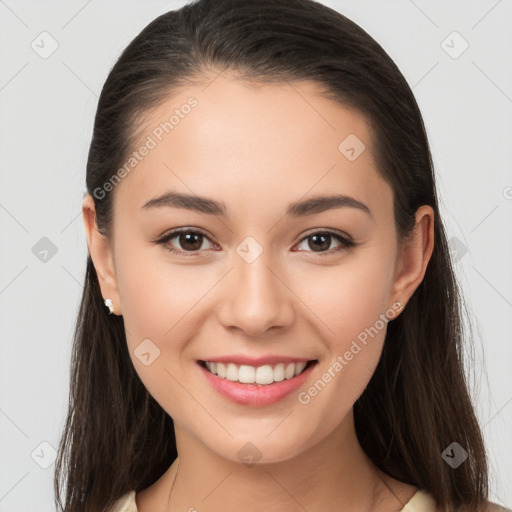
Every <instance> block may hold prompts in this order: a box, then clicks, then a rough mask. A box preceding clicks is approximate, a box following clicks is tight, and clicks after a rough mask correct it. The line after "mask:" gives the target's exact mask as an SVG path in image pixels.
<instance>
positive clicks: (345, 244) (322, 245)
mask: <svg viewBox="0 0 512 512" xmlns="http://www.w3.org/2000/svg"><path fill="white" fill-rule="evenodd" d="M333 240H335V241H337V242H338V244H339V245H338V247H336V248H334V249H332V248H331V243H332V241H333ZM304 242H307V246H308V248H309V249H310V250H305V251H304V250H301V251H300V252H314V253H319V254H318V256H323V255H324V254H332V253H334V252H339V251H342V250H343V249H348V248H350V247H353V246H354V245H356V244H355V242H353V241H352V240H350V239H348V238H346V237H344V236H341V235H340V234H338V233H331V232H329V231H318V232H316V233H313V234H311V235H308V236H306V237H304V238H303V239H302V240H301V241H300V244H302V243H304Z"/></svg>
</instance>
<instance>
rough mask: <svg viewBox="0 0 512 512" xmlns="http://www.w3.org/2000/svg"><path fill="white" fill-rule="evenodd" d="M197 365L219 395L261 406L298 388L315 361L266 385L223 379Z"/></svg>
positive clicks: (244, 403)
mask: <svg viewBox="0 0 512 512" xmlns="http://www.w3.org/2000/svg"><path fill="white" fill-rule="evenodd" d="M198 365H199V368H200V369H201V370H202V372H203V375H204V376H205V378H206V380H207V381H208V382H209V383H210V385H211V386H212V387H213V389H215V390H216V391H218V392H219V393H220V394H221V395H223V396H225V397H226V398H228V399H229V400H231V401H233V402H235V403H237V404H242V405H252V406H260V407H261V406H265V405H270V404H273V403H276V402H279V400H282V399H283V398H284V397H286V396H288V395H289V394H290V393H293V392H294V391H296V390H297V389H298V388H300V386H302V384H304V381H305V380H306V379H307V378H308V375H309V374H310V373H311V370H312V369H313V368H314V367H315V365H316V362H315V363H313V364H311V365H310V366H309V367H308V368H306V369H305V370H304V371H303V372H302V373H301V374H299V375H297V376H296V377H292V378H291V379H285V380H282V381H281V382H274V383H273V384H266V385H259V384H242V383H241V382H238V381H236V382H235V381H232V380H228V379H223V378H221V377H218V376H217V375H214V374H213V373H211V372H209V371H208V370H207V369H206V368H204V367H203V366H202V365H201V364H200V363H198Z"/></svg>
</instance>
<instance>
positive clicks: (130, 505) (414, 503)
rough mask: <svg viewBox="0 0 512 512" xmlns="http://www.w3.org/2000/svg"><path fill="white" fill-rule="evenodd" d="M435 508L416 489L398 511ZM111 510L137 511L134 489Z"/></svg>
mask: <svg viewBox="0 0 512 512" xmlns="http://www.w3.org/2000/svg"><path fill="white" fill-rule="evenodd" d="M435 510H436V507H435V503H434V500H433V499H432V497H431V496H430V494H427V493H426V492H424V491H421V490H418V491H416V493H415V494H414V495H413V497H412V498H411V499H410V500H409V501H408V502H407V503H406V504H405V505H404V507H403V508H402V509H401V510H400V512H435ZM111 512H138V510H137V504H136V503H135V491H130V492H128V493H126V494H125V495H124V496H123V497H121V498H119V500H117V502H116V504H115V505H114V507H113V508H112V511H111ZM488 512H512V510H510V509H508V508H503V507H501V506H499V505H497V504H495V503H489V507H488Z"/></svg>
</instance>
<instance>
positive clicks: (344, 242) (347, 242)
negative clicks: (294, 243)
mask: <svg viewBox="0 0 512 512" xmlns="http://www.w3.org/2000/svg"><path fill="white" fill-rule="evenodd" d="M183 233H192V234H196V235H202V236H204V237H205V238H207V239H208V240H209V241H210V242H211V240H210V238H209V237H208V235H207V234H206V233H204V232H203V231H201V230H200V229H190V228H181V229H175V230H174V231H171V232H170V233H167V234H166V235H164V236H162V237H161V238H159V239H158V240H156V241H155V242H154V243H155V244H160V245H165V244H166V243H167V242H170V241H171V240H172V239H173V238H176V236H178V235H181V234H183ZM314 235H329V236H331V237H333V238H334V239H335V240H337V241H338V242H340V243H341V245H340V246H339V247H338V248H336V249H329V250H327V251H322V252H317V253H315V252H314V251H298V252H313V254H315V257H316V256H320V257H322V256H329V255H332V254H334V253H336V252H341V251H342V250H344V249H350V248H352V247H355V246H356V245H358V244H357V243H356V242H354V241H353V240H351V239H349V238H346V237H344V236H342V235H340V234H339V233H335V232H332V231H329V230H324V231H315V232H313V233H310V234H309V235H307V236H305V237H303V238H302V239H301V240H300V241H299V242H298V244H301V243H302V242H304V240H307V239H308V238H311V237H312V236H314ZM167 250H168V251H169V252H171V253H174V254H177V255H178V256H184V257H187V258H188V257H196V255H197V254H198V253H199V252H200V251H181V250H179V249H175V248H174V247H173V248H169V247H167Z"/></svg>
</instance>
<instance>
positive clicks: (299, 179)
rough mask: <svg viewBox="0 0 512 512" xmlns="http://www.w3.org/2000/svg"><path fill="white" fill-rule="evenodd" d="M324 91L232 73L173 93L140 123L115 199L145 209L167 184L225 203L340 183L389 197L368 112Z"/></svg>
mask: <svg viewBox="0 0 512 512" xmlns="http://www.w3.org/2000/svg"><path fill="white" fill-rule="evenodd" d="M321 92H322V90H321V89H320V87H319V86H318V85H317V84H315V83H313V82H279V83H272V84H257V85H256V84H254V83H247V82H244V81H242V80H240V79H238V78H236V77H234V76H229V75H224V74H220V75H215V74H214V75H212V76H211V77H210V80H209V81H208V80H205V81H202V82H201V83H197V84H196V85H190V86H187V87H181V88H179V89H176V90H174V91H173V92H172V94H171V95H170V96H169V97H168V98H167V99H166V100H165V101H164V102H162V103H161V104H160V105H159V106H158V107H156V108H154V109H152V110H151V111H150V112H147V113H146V115H145V116H144V118H143V120H142V121H141V123H140V125H139V127H138V135H137V138H138V141H137V143H136V144H135V147H133V148H132V149H133V151H134V152H137V153H139V154H138V156H137V158H136V162H135V161H134V162H132V164H133V165H131V166H130V165H128V166H126V169H128V172H126V173H125V176H126V177H125V178H123V179H122V180H121V182H120V183H119V185H117V187H116V190H115V203H116V202H117V203H120V202H123V203H125V204H130V205H137V206H139V207H140V206H142V204H144V203H145V202H146V201H147V200H148V199H151V197H153V196H156V195H157V194H161V193H162V192H165V191H167V190H179V191H182V192H188V193H195V194H198V195H207V196H217V197H218V198H223V200H224V202H229V197H230V196H231V194H233V196H232V197H233V198H236V199H237V200H238V201H241V203H243V204H245V205H246V206H248V205H251V207H255V206H257V205H258V206H261V205H262V204H269V203H275V204H279V202H282V203H284V202H286V204H288V203H289V202H292V201H294V200H297V199H298V198H301V197H303V196H306V195H307V194H308V193H312V194H313V193H314V194H319V193H325V192H332V191H333V190H334V189H336V191H337V192H339V193H345V194H348V195H352V196H356V197H357V199H359V200H361V201H363V202H370V201H371V198H372V196H375V195H382V194H387V195H388V196H389V195H390V190H389V187H387V184H386V183H385V182H384V181H383V180H382V178H381V177H380V175H379V173H378V172H377V169H376V167H375V163H374V158H373V154H372V134H371V132H370V129H369V126H368V125H367V123H366V120H365V118H364V117H363V116H362V114H361V113H359V112H358V111H356V110H355V109H351V108H349V107H347V106H344V105H341V104H339V103H337V102H334V101H333V100H331V99H327V98H325V97H322V96H321ZM144 147H146V148H147V149H146V150H144V151H143V149H144ZM141 153H144V155H143V156H141ZM287 197H288V198H289V199H290V200H289V201H288V200H286V198H287Z"/></svg>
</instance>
